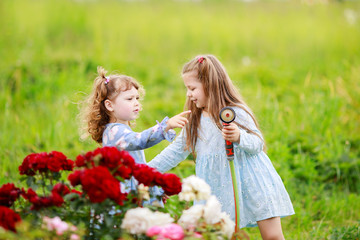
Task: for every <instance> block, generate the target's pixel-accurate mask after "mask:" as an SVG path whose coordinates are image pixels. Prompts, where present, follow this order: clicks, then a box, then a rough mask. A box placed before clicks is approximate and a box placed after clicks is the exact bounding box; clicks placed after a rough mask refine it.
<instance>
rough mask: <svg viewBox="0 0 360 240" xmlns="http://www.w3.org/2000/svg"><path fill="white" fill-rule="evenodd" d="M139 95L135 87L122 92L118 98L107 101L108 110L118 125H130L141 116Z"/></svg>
mask: <svg viewBox="0 0 360 240" xmlns="http://www.w3.org/2000/svg"><path fill="white" fill-rule="evenodd" d="M139 98H140V96H139V93H138V90H137V89H136V88H135V87H132V88H131V89H129V90H126V91H121V92H120V94H119V95H117V97H116V98H115V99H114V100H112V101H110V100H106V101H105V106H106V108H107V109H108V110H109V111H110V112H111V113H112V117H113V118H115V119H114V120H115V121H116V122H118V123H123V124H128V122H129V121H131V120H134V119H136V118H137V116H138V115H139V112H140V109H141V105H140V102H139Z"/></svg>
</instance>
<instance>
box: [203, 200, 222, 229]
mask: <svg viewBox="0 0 360 240" xmlns="http://www.w3.org/2000/svg"><path fill="white" fill-rule="evenodd" d="M220 216H221V204H220V202H219V201H218V200H217V198H216V197H215V196H214V195H212V196H211V197H210V198H209V199H208V200H207V202H206V205H205V208H204V219H205V222H206V223H207V224H215V223H218V222H220V220H221V218H220Z"/></svg>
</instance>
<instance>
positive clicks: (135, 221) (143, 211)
mask: <svg viewBox="0 0 360 240" xmlns="http://www.w3.org/2000/svg"><path fill="white" fill-rule="evenodd" d="M172 222H174V219H173V218H171V217H170V214H168V213H161V212H152V211H151V210H150V209H148V208H133V209H130V210H128V211H127V212H126V213H125V217H124V219H123V222H122V224H121V228H123V229H126V230H127V231H128V232H129V233H131V234H142V233H146V231H147V230H148V229H149V228H150V227H153V226H164V225H167V224H170V223H172Z"/></svg>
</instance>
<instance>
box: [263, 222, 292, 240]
mask: <svg viewBox="0 0 360 240" xmlns="http://www.w3.org/2000/svg"><path fill="white" fill-rule="evenodd" d="M257 224H258V226H259V230H260V233H261V237H262V239H264V240H285V238H284V235H283V232H282V229H281V221H280V217H274V218H269V219H265V220H261V221H258V222H257Z"/></svg>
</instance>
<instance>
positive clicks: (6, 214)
mask: <svg viewBox="0 0 360 240" xmlns="http://www.w3.org/2000/svg"><path fill="white" fill-rule="evenodd" d="M20 221H21V218H20V215H19V214H17V213H15V212H14V211H13V210H12V209H10V208H7V207H3V206H0V227H3V228H5V229H6V230H10V231H13V232H16V229H15V225H16V223H18V222H20Z"/></svg>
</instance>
